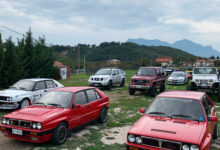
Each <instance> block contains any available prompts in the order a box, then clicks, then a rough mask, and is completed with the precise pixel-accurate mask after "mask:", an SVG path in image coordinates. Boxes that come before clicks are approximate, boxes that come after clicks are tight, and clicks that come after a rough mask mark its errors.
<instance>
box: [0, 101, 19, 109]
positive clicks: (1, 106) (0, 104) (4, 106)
mask: <svg viewBox="0 0 220 150" xmlns="http://www.w3.org/2000/svg"><path fill="white" fill-rule="evenodd" d="M18 106H19V104H18V103H11V102H0V109H17V108H18Z"/></svg>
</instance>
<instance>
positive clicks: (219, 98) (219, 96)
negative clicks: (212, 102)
mask: <svg viewBox="0 0 220 150" xmlns="http://www.w3.org/2000/svg"><path fill="white" fill-rule="evenodd" d="M218 101H219V102H220V87H219V88H218Z"/></svg>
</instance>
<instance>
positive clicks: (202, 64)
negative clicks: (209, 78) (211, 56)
mask: <svg viewBox="0 0 220 150" xmlns="http://www.w3.org/2000/svg"><path fill="white" fill-rule="evenodd" d="M195 66H196V67H205V59H197V60H196V64H195Z"/></svg>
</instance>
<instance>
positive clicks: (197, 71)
mask: <svg viewBox="0 0 220 150" xmlns="http://www.w3.org/2000/svg"><path fill="white" fill-rule="evenodd" d="M193 73H194V74H216V69H215V68H194V70H193Z"/></svg>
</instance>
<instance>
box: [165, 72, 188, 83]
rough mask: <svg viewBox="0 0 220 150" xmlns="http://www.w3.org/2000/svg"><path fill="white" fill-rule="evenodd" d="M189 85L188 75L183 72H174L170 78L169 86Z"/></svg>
mask: <svg viewBox="0 0 220 150" xmlns="http://www.w3.org/2000/svg"><path fill="white" fill-rule="evenodd" d="M186 83H188V77H187V74H186V73H185V72H183V71H174V72H173V73H172V74H171V75H170V76H169V77H168V84H186Z"/></svg>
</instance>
